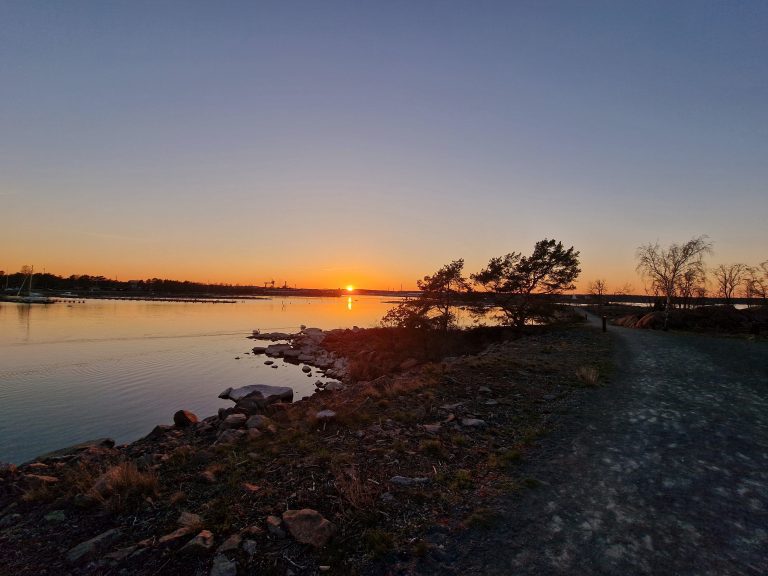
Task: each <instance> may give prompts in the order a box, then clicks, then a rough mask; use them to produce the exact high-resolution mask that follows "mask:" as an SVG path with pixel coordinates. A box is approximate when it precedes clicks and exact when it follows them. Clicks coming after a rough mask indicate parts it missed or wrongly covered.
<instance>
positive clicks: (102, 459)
mask: <svg viewBox="0 0 768 576" xmlns="http://www.w3.org/2000/svg"><path fill="white" fill-rule="evenodd" d="M577 334H581V335H578V336H576V337H575V343H576V344H575V345H574V335H577ZM584 334H587V335H588V334H589V332H588V331H585V329H583V328H579V329H576V330H570V331H569V330H565V331H560V332H556V331H555V332H546V331H542V332H541V334H539V333H538V332H537V333H536V334H533V335H526V336H525V337H518V338H515V339H513V340H509V341H502V342H498V343H496V344H492V345H491V346H490V347H486V348H485V349H484V350H483V351H482V352H481V353H480V354H479V355H469V356H464V357H454V358H450V359H447V360H445V361H443V362H441V363H438V364H435V363H434V362H431V363H425V364H419V362H418V361H416V360H415V359H413V358H397V359H395V360H393V361H394V362H396V364H397V366H398V368H397V369H396V370H395V372H393V373H390V374H387V375H384V376H381V377H379V378H377V379H375V380H372V381H361V380H356V379H355V378H353V377H352V376H350V371H351V370H352V369H353V368H354V366H355V361H354V360H353V359H351V358H350V357H349V356H348V355H347V356H345V355H342V354H341V353H340V352H339V350H340V349H342V348H343V346H342V345H340V344H339V342H341V343H342V344H344V345H348V346H350V347H351V346H358V345H359V346H362V347H363V348H364V343H365V342H366V338H369V337H371V336H372V335H375V334H372V333H371V332H367V331H365V330H356V331H352V330H346V331H340V332H336V333H334V331H331V332H323V331H321V330H318V329H311V328H308V329H303V330H302V332H300V333H299V334H289V335H286V334H260V333H257V334H254V337H255V338H257V339H259V340H267V341H274V342H275V343H273V344H269V345H267V346H263V347H255V348H256V349H254V352H255V353H263V354H265V355H266V356H268V357H270V358H278V357H280V358H284V359H286V360H288V361H291V360H295V361H296V362H301V363H305V364H307V365H309V364H311V365H313V366H316V367H318V368H321V369H323V370H324V371H325V374H326V375H327V376H329V377H333V378H336V379H337V380H334V381H332V382H331V383H328V384H326V385H325V386H320V387H318V391H317V392H316V393H315V394H314V395H313V396H311V397H309V398H306V399H302V400H300V401H298V402H293V403H291V400H292V396H293V391H292V390H291V389H290V388H281V387H269V386H262V385H251V386H245V387H241V388H234V389H233V388H227V389H225V390H224V391H223V392H222V394H221V397H223V398H228V399H230V400H232V401H233V402H234V403H235V404H234V406H233V407H231V408H223V409H221V410H220V411H219V414H216V415H213V416H210V417H207V418H204V419H198V417H197V416H196V415H194V414H192V413H190V412H188V411H185V410H179V411H178V412H176V414H174V416H173V421H174V424H173V425H172V426H170V425H169V426H166V425H159V426H157V427H155V429H153V430H152V431H151V432H150V434H148V435H147V436H146V437H144V438H142V439H141V440H138V441H136V442H134V443H132V444H128V445H125V446H115V445H114V442H111V441H110V440H108V439H102V440H99V441H95V442H91V443H86V444H83V445H79V446H76V447H73V448H71V449H66V450H62V451H57V452H54V453H50V454H48V455H45V456H42V457H40V458H38V459H36V460H35V461H34V462H31V463H28V464H25V465H22V466H19V467H16V466H11V465H5V466H3V467H2V468H1V469H0V565H3V566H7V567H9V569H12V570H13V572H14V573H15V574H19V575H21V574H108V573H109V574H126V575H127V574H147V575H149V574H158V573H162V574H171V575H175V574H189V573H190V572H192V573H202V574H210V575H211V576H223V575H226V576H235V575H236V574H245V573H246V572H247V573H256V572H258V573H262V572H263V573H266V574H319V573H323V572H326V571H329V570H332V571H333V573H361V572H362V573H364V572H366V571H367V570H369V568H366V566H368V567H372V566H375V565H377V563H379V562H382V561H385V562H387V563H391V562H395V563H397V562H400V561H401V560H398V555H397V554H395V550H397V549H400V548H402V547H405V548H404V549H405V550H407V551H408V554H407V556H409V557H411V556H412V555H413V554H415V555H416V556H414V558H416V557H420V556H419V554H422V553H427V552H428V553H429V554H437V555H438V556H439V543H436V542H432V541H430V540H429V539H428V538H427V536H426V535H425V534H426V533H425V532H423V531H424V530H426V529H427V528H428V527H429V526H432V525H434V522H436V521H437V520H438V518H439V517H441V516H444V515H446V514H447V515H448V516H445V517H446V518H448V517H450V516H451V515H452V514H455V513H456V511H457V510H461V509H464V513H465V514H466V515H467V517H470V516H472V514H473V513H474V512H476V510H474V508H476V507H472V509H470V510H466V509H465V508H466V506H467V503H471V502H477V503H480V502H482V501H483V500H484V499H487V498H488V497H489V496H492V495H493V494H494V493H498V491H499V490H503V489H505V488H504V487H508V486H509V485H510V483H511V482H513V481H512V480H511V476H510V475H509V470H507V467H508V466H509V465H512V464H513V463H514V462H515V461H516V460H517V459H519V458H522V457H523V456H524V454H525V453H526V452H528V451H529V450H530V449H531V446H530V444H531V443H532V442H533V441H534V440H535V436H536V434H537V432H535V431H536V430H542V429H544V428H545V427H546V426H547V425H548V424H547V423H546V422H547V421H548V417H546V415H545V414H544V413H542V411H541V408H543V407H545V406H549V405H557V404H559V403H562V402H567V401H570V399H572V397H573V392H574V391H578V390H579V389H582V388H588V387H585V385H584V382H583V381H580V380H579V377H578V375H577V371H576V367H577V366H579V365H581V364H582V363H583V362H584V359H585V358H588V357H590V356H589V355H590V354H592V353H593V352H594V351H593V348H594V347H595V346H597V345H598V344H596V342H595V341H593V339H592V337H591V336H584ZM327 339H331V340H333V339H336V340H335V346H330V345H328V343H327V342H326V340H327ZM282 341H287V342H288V344H285V343H282ZM574 346H575V348H574ZM261 348H263V350H262V349H261ZM381 348H382V347H381V346H380V345H378V347H375V348H374V349H371V350H365V349H364V350H361V351H360V355H361V357H365V358H367V359H371V358H373V357H374V356H375V355H376V354H379V355H381V354H387V353H389V352H390V351H389V350H387V349H384V350H382V349H381ZM576 349H577V351H576V353H574V350H576ZM524 350H525V351H526V352H525V355H522V354H521V353H522V351H524ZM537 350H538V351H537ZM555 350H558V351H562V352H563V354H565V357H563V358H560V356H559V355H557V354H555V355H553V351H555ZM585 351H586V353H585ZM540 354H544V355H545V358H544V365H545V366H546V370H545V371H546V375H545V376H544V377H542V375H541V374H537V372H536V370H534V369H533V368H532V366H534V367H536V369H537V370H541V369H542V365H541V360H542V359H541V358H540V357H539V355H540ZM524 356H528V357H527V358H526V357H524ZM554 360H557V362H559V363H560V364H561V365H560V366H557V367H554V368H553V366H552V362H553V361H554ZM531 362H532V363H533V364H531ZM555 375H557V376H556V377H555ZM331 384H333V385H331ZM532 410H533V411H532ZM547 412H549V410H547ZM505 478H506V479H505ZM459 503H462V504H459ZM466 521H467V518H466V517H465V518H454V519H453V520H451V521H450V522H449V524H452V525H454V527H453V528H451V529H460V526H461V525H462V523H464V522H466ZM419 534H422V535H421V536H419ZM414 535H416V536H415V540H414ZM409 542H410V544H409ZM419 543H421V544H419ZM417 544H418V545H417ZM393 554H395V555H394V556H392V555H393ZM429 554H428V555H429ZM411 561H412V560H408V562H411ZM370 569H371V570H372V569H373V568H370Z"/></svg>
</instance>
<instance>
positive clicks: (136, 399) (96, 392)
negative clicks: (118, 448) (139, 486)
mask: <svg viewBox="0 0 768 576" xmlns="http://www.w3.org/2000/svg"><path fill="white" fill-rule="evenodd" d="M391 306H392V304H391V303H388V301H387V299H385V298H380V297H365V296H353V297H351V298H350V297H342V298H285V299H271V300H238V301H237V303H235V304H222V303H218V304H212V303H204V304H200V303H194V304H193V303H188V304H185V303H173V302H156V303H153V302H130V301H108V300H86V301H85V303H74V304H71V305H70V304H67V303H64V302H58V303H56V304H52V305H46V306H43V305H32V306H29V305H19V304H9V303H0V461H5V462H14V463H19V462H23V461H25V460H28V459H31V458H33V457H35V456H37V455H39V454H42V453H44V452H47V451H50V450H54V449H57V448H62V447H65V446H68V445H71V444H74V443H77V442H82V441H85V440H90V439H93V438H98V437H103V436H108V437H111V438H114V439H115V440H116V441H117V442H118V443H123V442H130V441H133V440H136V439H137V438H140V437H141V436H144V435H145V434H147V433H149V431H150V430H151V429H152V428H153V427H154V426H155V425H156V424H163V423H165V424H168V423H171V422H172V417H173V413H174V412H175V411H176V410H179V409H182V408H183V409H185V410H191V411H192V412H194V413H195V414H197V415H198V416H199V417H201V418H202V417H206V416H210V415H211V414H215V413H216V411H217V410H218V408H219V407H221V406H232V402H230V401H228V400H221V399H219V398H217V396H218V394H219V393H220V392H221V391H222V390H224V389H225V388H227V387H228V386H233V387H237V386H244V385H246V384H272V385H284V386H291V387H292V388H293V389H294V397H295V398H297V399H298V398H301V397H302V396H306V395H309V394H311V393H312V392H313V391H314V383H315V381H316V380H318V378H319V377H320V376H319V375H318V374H316V373H315V372H314V371H313V373H312V374H311V377H307V375H306V374H304V373H303V372H302V371H301V366H300V365H299V366H296V365H292V364H287V363H284V362H282V361H281V360H278V361H277V362H276V364H277V366H278V368H277V369H273V368H270V367H269V366H265V365H264V360H265V357H264V356H253V355H251V354H246V352H249V351H250V350H251V348H252V347H253V346H255V345H256V344H258V343H259V342H257V341H254V340H249V339H246V336H248V335H250V334H251V332H252V330H253V329H254V328H258V329H260V330H262V331H273V330H278V331H297V330H298V329H299V326H300V325H301V324H305V325H307V326H316V327H319V328H324V329H329V328H342V327H351V326H353V325H357V326H360V327H371V326H375V325H377V324H378V322H379V320H380V319H381V317H382V316H383V315H384V313H385V312H386V311H387V310H388V309H389V308H390V307H391ZM238 356H239V357H240V360H236V359H235V358H236V357H238Z"/></svg>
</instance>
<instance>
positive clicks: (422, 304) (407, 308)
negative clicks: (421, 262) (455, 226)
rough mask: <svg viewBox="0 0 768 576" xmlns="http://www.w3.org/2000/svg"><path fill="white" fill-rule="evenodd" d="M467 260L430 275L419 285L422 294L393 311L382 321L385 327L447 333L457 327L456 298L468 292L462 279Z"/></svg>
mask: <svg viewBox="0 0 768 576" xmlns="http://www.w3.org/2000/svg"><path fill="white" fill-rule="evenodd" d="M463 270H464V260H463V259H459V260H454V261H453V262H451V263H450V264H446V265H445V266H443V267H442V268H440V270H438V271H437V272H435V273H434V274H432V275H431V276H424V278H423V279H422V280H419V281H418V282H417V285H418V287H419V290H421V294H419V297H418V298H413V299H410V300H405V301H403V302H401V303H400V304H398V305H397V306H396V307H394V308H392V309H391V310H390V311H389V312H387V313H386V315H385V316H384V318H383V319H382V321H381V322H382V324H383V325H385V326H399V327H403V328H425V329H432V328H439V329H441V330H448V328H451V327H453V326H455V324H456V314H455V312H454V309H455V303H456V295H457V294H459V293H461V292H464V291H466V290H468V289H469V284H467V280H466V278H464V277H463V276H462V273H463Z"/></svg>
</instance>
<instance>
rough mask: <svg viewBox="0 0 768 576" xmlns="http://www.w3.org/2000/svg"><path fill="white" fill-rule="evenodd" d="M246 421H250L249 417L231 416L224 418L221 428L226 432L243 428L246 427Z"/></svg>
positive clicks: (243, 415) (242, 415) (241, 415)
mask: <svg viewBox="0 0 768 576" xmlns="http://www.w3.org/2000/svg"><path fill="white" fill-rule="evenodd" d="M246 420H248V416H246V415H245V414H230V415H229V416H227V417H226V418H224V421H223V422H222V423H221V427H222V428H223V429H224V430H228V429H231V428H242V427H243V426H245V422H246Z"/></svg>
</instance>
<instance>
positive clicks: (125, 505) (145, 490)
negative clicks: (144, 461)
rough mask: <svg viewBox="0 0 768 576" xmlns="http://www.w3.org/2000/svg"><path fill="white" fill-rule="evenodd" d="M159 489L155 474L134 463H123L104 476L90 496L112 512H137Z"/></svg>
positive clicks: (90, 491) (97, 482) (113, 467)
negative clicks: (140, 468)
mask: <svg viewBox="0 0 768 576" xmlns="http://www.w3.org/2000/svg"><path fill="white" fill-rule="evenodd" d="M157 489H158V481H157V476H155V474H154V473H153V472H144V471H141V470H139V469H138V467H137V466H136V464H134V463H133V462H121V463H120V464H116V465H115V466H112V467H111V468H109V469H108V470H107V471H106V472H105V473H104V474H102V475H101V477H100V478H99V479H98V480H97V481H96V483H95V484H94V485H93V487H92V488H91V489H90V490H89V492H88V495H89V496H91V497H92V498H93V499H94V500H96V501H98V502H99V503H101V504H102V505H103V506H104V507H105V508H106V509H107V510H109V511H110V512H124V511H128V510H136V509H137V508H139V507H140V506H141V505H143V504H144V502H145V501H146V500H147V499H151V498H153V497H155V496H156V495H157Z"/></svg>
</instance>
